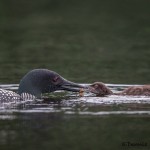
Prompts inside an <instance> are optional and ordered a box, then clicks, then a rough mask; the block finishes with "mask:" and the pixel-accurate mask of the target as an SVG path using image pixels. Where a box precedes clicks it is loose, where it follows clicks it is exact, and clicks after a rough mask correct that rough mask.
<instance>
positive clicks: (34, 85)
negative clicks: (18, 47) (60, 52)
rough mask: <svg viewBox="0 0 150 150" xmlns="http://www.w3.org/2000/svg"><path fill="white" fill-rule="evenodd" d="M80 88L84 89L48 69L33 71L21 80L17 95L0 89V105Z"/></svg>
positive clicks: (74, 90) (76, 90)
mask: <svg viewBox="0 0 150 150" xmlns="http://www.w3.org/2000/svg"><path fill="white" fill-rule="evenodd" d="M80 88H84V86H82V85H80V84H77V83H74V82H71V81H68V80H66V79H64V78H63V77H61V76H60V75H59V74H58V73H56V72H54V71H51V70H48V69H34V70H31V71H30V72H28V73H27V74H26V75H25V76H24V77H23V78H22V79H21V81H20V84H19V88H18V94H17V93H15V92H12V91H8V90H4V89H0V103H1V102H10V101H11V102H13V101H15V100H16V101H18V100H24V99H30V98H35V97H36V98H41V95H42V94H43V93H49V92H53V91H56V90H66V91H73V92H79V91H80Z"/></svg>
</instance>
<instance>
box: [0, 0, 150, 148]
mask: <svg viewBox="0 0 150 150" xmlns="http://www.w3.org/2000/svg"><path fill="white" fill-rule="evenodd" d="M149 8H150V1H148V0H142V1H141V0H124V1H120V0H113V1H111V0H86V1H85V0H83V1H79V0H76V1H75V0H42V1H40V0H36V1H35V0H30V1H25V0H19V1H17V0H13V1H11V0H1V1H0V87H1V88H3V89H8V90H13V91H17V89H18V84H19V81H20V79H21V78H22V77H23V75H24V74H26V73H27V72H28V71H29V70H32V69H35V68H47V69H50V70H54V71H56V72H58V73H59V74H60V75H62V76H63V77H65V78H66V79H68V80H71V81H74V82H78V83H84V84H87V83H92V82H95V81H102V82H105V83H108V84H109V86H110V87H111V88H112V90H114V91H119V90H122V89H124V88H126V87H128V86H129V85H135V84H136V85H137V84H149V83H150V77H149V74H150V70H149V67H150V59H149V58H150V42H149V41H150V19H149V16H150V9H149ZM149 126H150V98H149V97H123V96H122V97H119V96H118V97H115V96H109V97H103V98H97V97H95V96H93V95H92V96H89V95H84V97H79V95H78V94H77V93H75V94H74V93H66V92H63V91H61V92H58V93H57V92H56V93H52V94H50V98H49V99H48V100H46V101H44V102H43V101H42V102H41V101H38V102H36V103H35V102H32V101H31V102H30V101H29V102H27V103H26V104H23V105H21V106H20V105H19V106H17V107H3V106H0V150H9V149H12V150H15V149H29V150H30V149H32V150H34V149H36V150H37V149H48V150H49V149H52V150H58V149H60V150H67V149H69V150H70V149H71V150H72V149H73V150H84V149H85V150H91V149H93V150H99V149H108V150H110V149H119V150H120V149H131V150H132V149H136V150H138V149H145V150H147V149H150V142H149V141H150V136H149V135H150V129H149Z"/></svg>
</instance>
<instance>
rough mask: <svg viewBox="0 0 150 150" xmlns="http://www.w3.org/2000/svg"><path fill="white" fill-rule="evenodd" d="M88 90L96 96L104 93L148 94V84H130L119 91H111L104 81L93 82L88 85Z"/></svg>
mask: <svg viewBox="0 0 150 150" xmlns="http://www.w3.org/2000/svg"><path fill="white" fill-rule="evenodd" d="M89 90H90V92H92V93H95V94H96V96H105V95H111V94H114V95H133V96H136V95H143V96H150V85H141V86H131V87H128V88H127V89H125V90H123V91H121V92H119V93H113V92H112V91H111V90H110V89H109V88H108V87H107V86H106V85H105V84H104V83H102V82H95V83H93V84H92V85H90V86H89Z"/></svg>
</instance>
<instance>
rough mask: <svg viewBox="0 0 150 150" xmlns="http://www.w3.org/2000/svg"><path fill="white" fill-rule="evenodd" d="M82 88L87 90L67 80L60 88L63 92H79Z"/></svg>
mask: <svg viewBox="0 0 150 150" xmlns="http://www.w3.org/2000/svg"><path fill="white" fill-rule="evenodd" d="M81 88H86V87H85V86H83V85H81V84H77V83H74V82H70V81H67V80H65V81H64V82H63V84H62V85H61V87H60V89H61V90H66V91H72V92H79V91H80V90H81Z"/></svg>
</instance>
